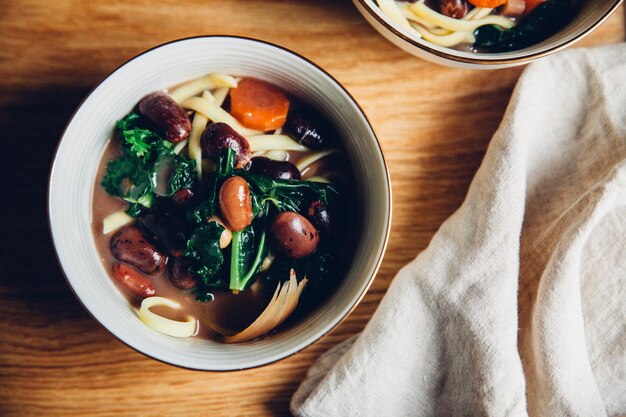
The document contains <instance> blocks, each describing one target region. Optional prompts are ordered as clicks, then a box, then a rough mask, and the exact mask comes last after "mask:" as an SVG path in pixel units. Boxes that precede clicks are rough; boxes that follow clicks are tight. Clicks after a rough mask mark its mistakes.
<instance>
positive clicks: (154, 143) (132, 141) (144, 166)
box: [101, 113, 196, 216]
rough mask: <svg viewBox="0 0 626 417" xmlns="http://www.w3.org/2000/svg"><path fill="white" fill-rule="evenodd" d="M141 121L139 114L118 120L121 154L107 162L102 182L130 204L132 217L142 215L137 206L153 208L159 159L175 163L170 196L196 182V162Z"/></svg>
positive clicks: (168, 192) (170, 183)
mask: <svg viewBox="0 0 626 417" xmlns="http://www.w3.org/2000/svg"><path fill="white" fill-rule="evenodd" d="M141 122H142V119H141V116H140V115H138V114H136V113H131V114H129V115H128V116H126V117H125V118H124V119H122V120H119V121H118V122H117V134H118V136H119V137H120V139H121V140H122V146H121V149H122V156H121V157H120V158H118V159H116V160H113V161H109V162H108V163H107V167H106V175H105V176H104V178H103V179H102V183H101V184H102V186H103V187H104V189H105V190H106V192H107V193H109V194H111V195H114V196H117V197H121V198H123V199H124V200H126V201H128V202H129V203H130V204H131V207H130V208H129V210H128V211H127V212H128V214H129V215H131V216H133V215H134V216H137V215H138V214H139V212H140V210H139V209H138V207H137V205H141V206H144V207H146V208H150V207H152V205H153V204H154V201H155V193H154V190H155V187H156V186H157V184H156V181H157V179H156V178H157V175H156V171H157V167H158V163H159V161H162V160H164V159H168V160H171V163H172V165H173V170H172V175H171V176H170V177H169V179H168V180H167V181H168V183H167V187H166V190H167V191H166V195H167V196H172V195H173V194H174V193H175V192H176V191H178V190H180V189H182V188H192V187H193V186H194V185H195V183H196V175H195V167H196V162H195V161H194V160H191V159H188V158H186V157H185V156H182V155H176V154H175V153H174V150H173V148H174V144H173V143H171V142H168V141H166V140H164V139H163V138H161V137H160V136H159V135H158V134H156V133H155V132H153V131H151V130H149V129H145V128H143V127H141V126H140V124H141Z"/></svg>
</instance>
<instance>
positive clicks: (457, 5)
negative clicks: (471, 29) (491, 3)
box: [439, 0, 469, 19]
mask: <svg viewBox="0 0 626 417" xmlns="http://www.w3.org/2000/svg"><path fill="white" fill-rule="evenodd" d="M439 10H440V11H441V14H443V15H446V16H448V17H452V18H454V19H461V18H462V17H463V16H465V15H466V14H467V12H468V11H469V6H468V4H467V2H466V1H465V0H439Z"/></svg>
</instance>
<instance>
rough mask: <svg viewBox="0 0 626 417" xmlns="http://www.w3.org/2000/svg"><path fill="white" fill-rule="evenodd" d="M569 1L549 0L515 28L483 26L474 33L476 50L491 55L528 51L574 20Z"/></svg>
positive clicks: (572, 8)
mask: <svg viewBox="0 0 626 417" xmlns="http://www.w3.org/2000/svg"><path fill="white" fill-rule="evenodd" d="M573 15H574V7H573V6H572V4H571V2H570V1H569V0H548V1H546V2H544V3H542V4H540V5H539V6H537V7H536V8H535V9H534V10H533V11H532V12H530V13H529V15H528V16H527V17H526V18H524V20H523V21H522V22H521V23H520V24H519V25H518V26H515V27H513V28H511V29H502V28H500V27H499V26H496V25H485V26H481V27H479V28H478V29H476V30H475V31H474V36H475V37H476V42H475V43H474V46H475V47H478V48H483V49H486V50H488V51H489V52H508V51H514V50H517V49H522V48H526V47H528V46H531V45H533V44H536V43H538V42H541V41H542V40H544V39H547V38H549V37H550V36H552V35H554V34H555V33H557V32H558V31H559V30H561V29H563V28H564V27H565V26H566V25H567V24H568V23H569V22H570V21H571V20H572V18H573V17H574V16H573Z"/></svg>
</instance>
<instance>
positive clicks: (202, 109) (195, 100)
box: [182, 97, 263, 136]
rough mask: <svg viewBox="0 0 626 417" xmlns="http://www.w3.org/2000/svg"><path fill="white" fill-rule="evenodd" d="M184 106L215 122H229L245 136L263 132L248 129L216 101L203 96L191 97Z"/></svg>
mask: <svg viewBox="0 0 626 417" xmlns="http://www.w3.org/2000/svg"><path fill="white" fill-rule="evenodd" d="M182 106H183V107H184V108H186V109H190V110H194V111H196V112H198V113H201V114H202V115H204V116H205V117H206V118H208V119H209V120H211V121H212V122H214V123H218V122H222V123H226V124H228V125H229V126H230V127H232V128H233V129H234V130H235V131H237V133H239V134H240V135H243V136H254V135H260V134H262V133H263V132H261V131H259V130H254V129H248V128H247V127H244V126H243V125H242V124H241V123H239V122H238V121H237V119H235V118H234V117H233V116H231V115H230V114H229V113H228V112H227V111H226V110H224V109H223V108H221V107H220V106H217V105H216V104H215V103H211V102H210V101H209V100H207V99H205V98H201V97H191V98H189V99H187V100H185V101H184V102H183V103H182Z"/></svg>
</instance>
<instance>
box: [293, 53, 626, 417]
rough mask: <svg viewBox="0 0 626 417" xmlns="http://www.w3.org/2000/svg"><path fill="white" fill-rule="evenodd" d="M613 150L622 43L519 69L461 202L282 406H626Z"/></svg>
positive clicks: (623, 78)
mask: <svg viewBox="0 0 626 417" xmlns="http://www.w3.org/2000/svg"><path fill="white" fill-rule="evenodd" d="M625 158H626V45H619V46H611V47H604V48H600V49H595V50H584V49H578V50H570V51H567V52H564V53H561V54H557V55H555V56H553V57H552V58H548V59H545V60H542V61H540V62H537V63H535V64H532V65H531V66H529V67H528V68H527V69H526V71H525V72H524V74H523V75H522V77H521V79H520V81H519V83H518V85H517V87H516V89H515V92H514V94H513V97H512V99H511V102H510V104H509V107H508V109H507V112H506V115H505V117H504V120H503V121H502V124H501V126H500V128H499V129H498V131H497V132H496V134H495V135H494V137H493V139H492V141H491V144H490V145H489V149H488V150H487V154H486V155H485V158H484V160H483V163H482V165H481V167H480V169H479V170H478V172H477V173H476V177H475V178H474V180H473V182H472V184H471V186H470V189H469V191H468V194H467V197H466V199H465V202H464V203H463V205H462V206H461V208H459V210H458V211H457V212H456V213H454V215H452V217H450V218H449V219H448V220H447V221H446V222H445V223H444V224H443V225H442V226H441V228H440V229H439V231H438V232H437V233H436V235H435V236H434V237H433V239H432V241H431V243H430V245H429V246H428V248H427V249H426V250H424V251H423V252H422V253H420V254H419V256H418V257H417V258H416V259H415V260H414V261H412V262H411V263H410V264H409V265H407V266H406V267H404V268H403V269H402V270H401V271H400V272H399V273H398V275H397V276H396V278H395V279H394V281H393V283H392V285H391V287H390V288H389V290H388V292H387V294H386V295H385V297H384V299H383V301H382V302H381V304H380V306H379V308H378V310H377V311H376V313H375V314H374V316H373V318H372V320H371V321H370V323H369V324H368V325H367V327H366V328H365V330H364V331H363V333H361V334H360V335H358V336H357V337H355V338H352V339H349V340H347V341H346V342H344V343H343V344H340V345H339V346H337V347H335V348H333V349H331V350H330V351H328V352H327V353H325V354H324V355H323V356H322V357H321V358H320V359H319V360H318V362H317V363H316V364H315V365H314V366H313V367H312V368H311V369H310V370H309V372H308V374H307V376H306V379H305V380H304V381H303V382H302V384H301V386H300V388H299V389H298V391H297V392H296V393H295V395H294V397H293V399H292V402H291V410H292V412H293V413H294V414H296V415H298V416H302V417H312V416H324V417H330V416H474V415H480V416H526V415H530V416H550V417H553V416H585V417H589V416H615V415H619V414H625V413H626V160H625ZM391 238H392V239H393V236H392V237H391Z"/></svg>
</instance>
